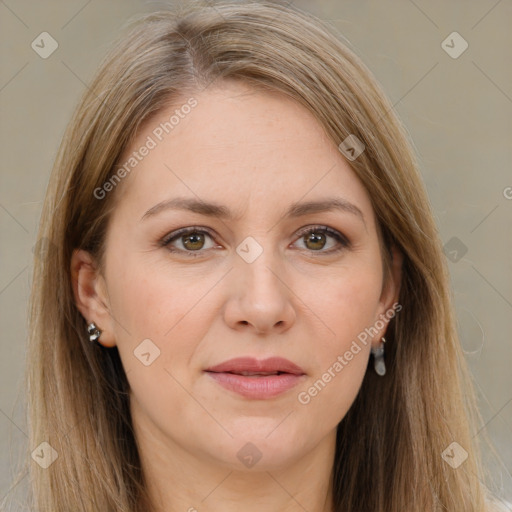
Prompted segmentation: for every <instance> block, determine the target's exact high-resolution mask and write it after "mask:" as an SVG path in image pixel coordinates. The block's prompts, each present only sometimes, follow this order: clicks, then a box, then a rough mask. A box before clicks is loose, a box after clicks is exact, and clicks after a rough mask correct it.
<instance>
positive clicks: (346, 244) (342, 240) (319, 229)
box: [160, 225, 351, 258]
mask: <svg viewBox="0 0 512 512" xmlns="http://www.w3.org/2000/svg"><path fill="white" fill-rule="evenodd" d="M191 233H198V234H206V235H208V236H209V237H211V238H212V239H214V235H213V233H211V232H210V230H208V229H205V228H201V227H196V226H190V227H187V228H182V229H178V230H177V231H173V232H172V233H169V234H168V235H167V236H165V237H164V238H163V239H162V240H161V241H160V245H161V246H162V247H166V248H167V249H168V250H169V251H170V252H172V253H181V254H185V255H186V256H187V257H191V258H197V257H200V256H202V255H203V254H204V252H205V251H204V250H202V249H199V250H197V251H185V250H183V249H176V248H173V247H171V245H170V244H171V242H173V241H175V240H178V239H179V238H180V237H182V236H185V235H189V234H191ZM310 233H324V234H326V235H329V236H330V237H332V238H334V239H335V240H337V242H338V243H339V246H338V247H336V248H331V249H329V250H327V251H323V250H319V251H309V252H311V253H313V254H315V253H318V254H319V255H326V254H328V255H331V254H335V253H338V252H340V251H342V250H344V249H348V248H350V247H351V243H350V241H349V240H348V239H347V238H346V237H345V236H343V235H342V234H341V233H340V232H339V231H336V230H335V229H332V228H330V227H328V226H321V225H315V226H309V227H307V228H305V229H303V230H300V231H298V232H297V237H298V238H302V237H304V236H305V235H308V234H310ZM306 250H307V249H306Z"/></svg>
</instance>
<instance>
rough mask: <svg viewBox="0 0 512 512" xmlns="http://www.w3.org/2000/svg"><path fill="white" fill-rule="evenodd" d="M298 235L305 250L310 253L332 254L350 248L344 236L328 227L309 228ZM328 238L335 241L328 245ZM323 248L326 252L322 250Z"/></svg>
mask: <svg viewBox="0 0 512 512" xmlns="http://www.w3.org/2000/svg"><path fill="white" fill-rule="evenodd" d="M298 235H299V237H301V238H300V239H299V240H300V241H302V242H304V245H305V248H306V249H309V250H310V251H311V252H320V253H322V254H333V253H336V252H339V251H341V250H343V249H347V248H349V247H350V242H349V240H348V239H347V238H346V237H345V236H343V235H342V234H341V233H340V232H339V231H336V230H335V229H332V228H329V227H328V226H310V227H308V228H306V229H303V230H301V231H300V232H299V233H298ZM329 238H330V239H334V240H335V241H334V242H331V244H328V241H329ZM325 247H327V250H323V249H325Z"/></svg>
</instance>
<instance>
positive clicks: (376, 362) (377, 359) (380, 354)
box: [372, 336, 386, 377]
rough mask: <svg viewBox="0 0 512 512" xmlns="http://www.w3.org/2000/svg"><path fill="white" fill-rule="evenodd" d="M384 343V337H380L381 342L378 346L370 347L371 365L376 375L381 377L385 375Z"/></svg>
mask: <svg viewBox="0 0 512 512" xmlns="http://www.w3.org/2000/svg"><path fill="white" fill-rule="evenodd" d="M384 343H386V338H384V336H383V337H382V343H380V345H379V346H378V347H375V348H372V355H373V367H374V368H375V372H376V373H377V375H380V376H381V377H383V376H384V375H386V363H384Z"/></svg>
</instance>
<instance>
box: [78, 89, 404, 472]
mask: <svg viewBox="0 0 512 512" xmlns="http://www.w3.org/2000/svg"><path fill="white" fill-rule="evenodd" d="M194 98H195V101H196V102H197V104H195V106H194V107H193V108H190V109H188V108H187V109H182V110H181V111H180V112H181V115H180V116H179V122H177V123H176V124H175V125H174V126H173V128H172V132H169V133H166V132H165V131H164V132H163V136H162V134H161V131H162V129H161V127H162V125H161V123H165V122H167V121H169V119H170V117H171V115H172V114H173V112H174V111H175V110H176V109H177V108H178V110H179V105H178V107H176V106H173V107H172V108H169V109H168V110H166V111H165V112H161V113H159V114H158V115H157V116H156V117H155V118H154V119H152V120H151V121H150V122H149V123H146V125H145V126H144V127H143V129H142V130H141V132H140V133H139V134H138V136H137V138H136V140H135V141H134V143H133V144H132V146H131V147H130V148H129V149H128V150H127V151H126V152H125V155H124V157H125V158H124V159H123V161H125V160H128V159H129V158H130V155H132V153H133V152H134V151H138V150H139V149H140V148H141V147H142V146H144V145H145V144H146V145H149V146H153V144H151V143H149V144H148V141H149V139H148V137H150V138H151V139H152V140H153V141H154V142H155V146H154V147H151V148H150V150H149V151H148V152H147V154H146V155H145V156H143V157H141V159H140V161H139V160H138V161H137V164H136V166H134V167H133V170H131V171H130V173H129V175H128V176H126V177H125V178H124V181H123V182H122V183H120V184H119V185H117V187H118V188H117V189H116V190H115V193H116V194H117V195H118V196H117V200H118V203H117V206H116V209H115V211H114V213H113V216H112V217H111V221H110V225H109V230H108V234H107V239H106V253H105V266H104V268H103V271H102V277H99V278H98V280H97V281H95V282H96V283H97V288H96V291H97V297H96V298H95V299H94V300H91V302H90V303H89V305H87V303H86V301H83V302H82V306H81V308H82V311H83V312H84V313H85V314H84V316H85V317H86V318H87V320H89V321H95V322H96V323H97V324H98V326H99V327H100V329H102V330H103V334H102V336H101V340H102V343H103V344H105V345H109V346H112V345H117V347H118V349H119V353H120V356H121V359H122V362H123V366H124V368H125V371H126V373H127V378H128V380H129V383H130V386H131V393H132V395H131V407H132V414H133V417H134V423H135V424H136V425H138V428H139V429H140V430H141V431H142V430H144V431H146V432H150V433H151V435H152V436H153V437H154V438H155V439H158V443H159V445H160V446H161V447H162V449H166V448H169V449H172V450H175V451H176V452H180V453H187V454H190V455H192V456H194V457H197V458H198V459H200V460H209V461H212V462H217V463H220V464H222V465H224V466H230V467H236V468H238V469H240V468H242V469H243V465H244V464H245V465H246V466H247V467H249V466H248V464H249V463H246V462H244V461H248V459H247V457H246V456H247V454H248V455H249V456H256V457H258V456H259V455H258V452H259V454H261V459H260V460H259V462H258V465H259V467H260V468H262V469H273V468H278V467H283V466H285V465H286V464H288V463H290V462H293V460H295V459H297V458H298V457H301V456H303V455H305V454H306V453H308V452H310V451H312V450H314V449H315V447H317V446H319V444H320V443H322V442H323V441H324V440H325V439H330V440H331V441H332V440H333V439H334V433H335V429H336V426H337V424H338V423H339V422H340V421H341V419H342V418H343V417H344V415H345V414H346V412H347V411H348V409H349V407H350V406H351V404H352V403H353V401H354V399H355V397H356V394H357V392H358V390H359V388H360V386H361V383H362V379H363V377H364V375H365V372H366V369H367V363H368V358H369V354H370V348H371V345H372V343H373V344H374V345H375V344H376V343H378V342H379V341H380V337H381V336H382V335H383V334H384V331H385V327H382V324H383V322H382V320H381V319H382V318H383V317H382V315H383V314H385V313H386V311H389V308H390V307H391V305H392V304H393V303H394V302H395V299H396V296H397V290H396V286H395V285H396V283H394V284H393V281H392V280H390V281H389V284H388V285H387V286H385V287H384V288H383V268H382V262H381V261H382V258H381V249H380V246H379V238H378V235H377V227H376V221H375V218H374V213H373V210H372V206H371V202H370V199H369V196H368V194H367V192H366V190H365V188H364V187H363V185H362V184H361V182H360V181H359V179H358V178H357V177H356V175H355V173H354V172H353V171H352V170H351V168H350V166H349V164H348V163H347V161H346V160H345V159H344V157H343V156H342V154H341V153H340V152H339V150H338V148H337V147H336V145H335V144H333V143H332V142H331V141H330V140H329V139H328V138H327V136H326V135H325V133H324V132H323V130H322V127H321V126H320V125H319V124H318V122H317V121H316V120H315V118H314V117H313V116H312V114H310V113H309V112H308V111H307V110H305V109H304V108H303V107H301V106H299V105H298V104H296V103H295V102H293V101H291V100H290V99H287V98H285V97H284V96H281V95H279V94H273V93H268V92H258V91H256V90H254V89H251V88H249V87H248V86H246V85H242V84H235V83H227V82H225V83H223V84H222V86H221V87H218V88H217V89H215V90H213V89H211V90H210V89H209V90H206V91H204V92H202V93H200V94H196V95H194ZM187 99H188V98H185V100H184V101H183V104H185V103H186V102H187ZM190 104H192V103H190ZM185 111H186V112H187V113H186V114H184V113H183V112H185ZM158 127H160V131H158V129H157V128H158ZM155 130H156V131H155ZM155 134H160V138H161V140H159V137H157V136H156V135H155ZM142 152H143V153H146V152H145V151H139V156H140V153H142ZM110 193H113V192H110ZM178 199H179V200H180V201H181V202H178V201H177V200H178ZM324 203H325V204H324ZM321 204H324V207H321ZM315 205H316V206H315ZM76 257H79V256H76ZM75 263H76V260H75ZM96 299H98V300H96ZM99 299H101V300H99ZM100 302H101V303H103V304H104V305H105V308H103V309H102V308H100V307H99V306H97V305H94V306H93V305H90V304H93V303H94V304H98V303H100ZM84 304H85V305H84ZM86 315H87V316H86ZM376 325H377V328H376V331H377V333H375V331H373V332H374V335H373V336H368V334H366V337H365V336H364V335H363V333H364V332H365V329H368V328H370V327H372V326H374V327H375V326H376ZM366 332H368V331H366ZM358 336H359V338H358ZM363 339H364V340H365V341H362V340H363ZM239 358H243V359H241V360H240V359H239ZM276 358H281V359H276ZM233 359H239V360H238V361H233ZM223 363H224V364H223ZM219 365H220V366H219ZM369 371H370V370H369ZM371 371H373V370H371ZM247 443H252V444H251V445H247ZM331 446H332V444H331ZM241 449H242V451H241V452H240V450H241ZM244 450H245V451H244ZM244 457H245V458H244Z"/></svg>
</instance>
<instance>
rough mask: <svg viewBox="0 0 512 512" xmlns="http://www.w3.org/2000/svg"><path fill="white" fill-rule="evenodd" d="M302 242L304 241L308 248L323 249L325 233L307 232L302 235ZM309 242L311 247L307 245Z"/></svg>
mask: <svg viewBox="0 0 512 512" xmlns="http://www.w3.org/2000/svg"><path fill="white" fill-rule="evenodd" d="M304 242H305V243H306V246H308V247H309V248H310V249H323V247H324V246H325V234H324V233H314V232H313V233H309V234H308V235H306V236H305V237H304ZM309 242H311V243H313V247H311V246H309V245H308V243H309ZM315 244H319V245H315Z"/></svg>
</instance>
